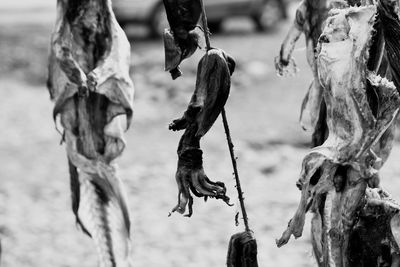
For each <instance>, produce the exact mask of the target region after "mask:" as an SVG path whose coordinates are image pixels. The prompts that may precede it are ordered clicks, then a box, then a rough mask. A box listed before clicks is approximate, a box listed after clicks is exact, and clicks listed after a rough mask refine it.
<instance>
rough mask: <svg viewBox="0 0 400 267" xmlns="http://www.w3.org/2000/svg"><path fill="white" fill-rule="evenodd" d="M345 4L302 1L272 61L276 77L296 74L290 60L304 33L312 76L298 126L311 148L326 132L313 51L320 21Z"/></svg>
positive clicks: (341, 1)
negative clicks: (310, 134)
mask: <svg viewBox="0 0 400 267" xmlns="http://www.w3.org/2000/svg"><path fill="white" fill-rule="evenodd" d="M347 6H348V4H347V2H346V1H344V0H303V1H301V2H300V4H299V6H298V8H297V10H296V17H295V20H294V21H293V24H292V25H291V26H290V29H289V31H288V33H287V35H286V37H285V40H284V41H283V43H282V45H281V49H280V54H279V56H278V57H277V58H276V59H275V67H276V70H277V73H278V75H280V76H291V75H294V74H295V73H296V72H297V67H296V63H295V61H294V58H293V57H292V54H293V51H294V48H295V45H296V43H297V41H298V40H299V38H300V36H301V35H302V34H304V37H305V40H306V53H307V61H308V64H309V65H310V67H311V70H312V73H313V81H312V82H311V85H310V87H309V89H308V92H307V94H306V96H305V97H304V100H303V104H302V106H301V112H300V124H301V126H302V127H303V128H304V129H306V130H310V131H312V132H313V146H317V145H321V144H322V143H323V141H324V140H325V138H326V135H327V129H326V125H325V123H324V121H325V114H324V109H325V105H324V103H323V97H322V94H323V88H322V87H321V84H320V82H319V78H318V68H317V66H316V61H315V58H316V48H317V44H318V39H319V36H320V35H321V32H322V29H323V26H324V22H325V20H326V18H327V17H328V12H329V10H331V9H333V8H344V7H347Z"/></svg>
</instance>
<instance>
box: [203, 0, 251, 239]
mask: <svg viewBox="0 0 400 267" xmlns="http://www.w3.org/2000/svg"><path fill="white" fill-rule="evenodd" d="M199 1H200V4H201V7H202V24H203V31H204V38H205V41H206V51H209V50H210V49H211V43H210V32H209V30H208V24H207V15H206V9H205V6H204V3H203V0H199ZM221 114H222V122H223V124H224V129H225V135H226V140H227V143H228V147H229V154H230V156H231V160H232V167H233V173H234V175H235V181H236V190H237V192H238V198H239V203H240V209H241V211H242V215H243V221H244V226H245V229H246V231H247V232H250V227H249V219H248V217H247V212H246V207H245V205H244V197H243V191H242V187H241V184H240V178H239V172H238V169H237V162H236V156H235V151H234V145H233V143H232V137H231V133H230V130H229V124H228V120H227V118H226V112H225V108H222V112H221Z"/></svg>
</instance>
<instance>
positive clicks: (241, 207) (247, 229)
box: [222, 108, 250, 231]
mask: <svg viewBox="0 0 400 267" xmlns="http://www.w3.org/2000/svg"><path fill="white" fill-rule="evenodd" d="M222 121H223V123H224V128H225V134H226V140H227V142H228V147H229V153H230V155H231V160H232V166H233V172H234V174H235V181H236V189H237V192H238V198H239V202H240V209H241V210H242V215H243V221H244V227H245V228H246V231H250V227H249V219H248V218H247V212H246V207H245V205H244V198H243V191H242V187H241V185H240V179H239V172H238V170H237V162H236V157H235V151H234V149H233V148H234V146H233V143H232V138H231V133H230V130H229V125H228V120H227V119H226V112H225V108H223V109H222Z"/></svg>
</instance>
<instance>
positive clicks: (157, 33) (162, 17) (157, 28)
mask: <svg viewBox="0 0 400 267" xmlns="http://www.w3.org/2000/svg"><path fill="white" fill-rule="evenodd" d="M151 14H152V15H151V18H150V22H149V24H150V37H153V38H160V37H161V36H162V35H163V34H164V29H166V28H169V24H168V20H167V13H166V12H165V8H164V4H163V2H162V1H161V2H159V3H158V4H157V5H156V6H155V7H154V9H153V12H152V13H151Z"/></svg>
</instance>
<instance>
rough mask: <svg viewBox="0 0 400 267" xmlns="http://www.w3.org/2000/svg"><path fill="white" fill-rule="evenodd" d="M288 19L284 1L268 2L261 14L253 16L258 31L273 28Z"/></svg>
mask: <svg viewBox="0 0 400 267" xmlns="http://www.w3.org/2000/svg"><path fill="white" fill-rule="evenodd" d="M286 18H287V14H286V4H285V1H284V0H267V1H266V3H265V4H264V6H263V8H262V9H261V12H260V13H258V14H255V15H254V16H252V19H253V21H254V24H255V26H256V29H257V31H265V30H268V29H271V28H273V27H274V26H275V25H276V24H277V23H278V22H279V21H281V20H284V19H286Z"/></svg>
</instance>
